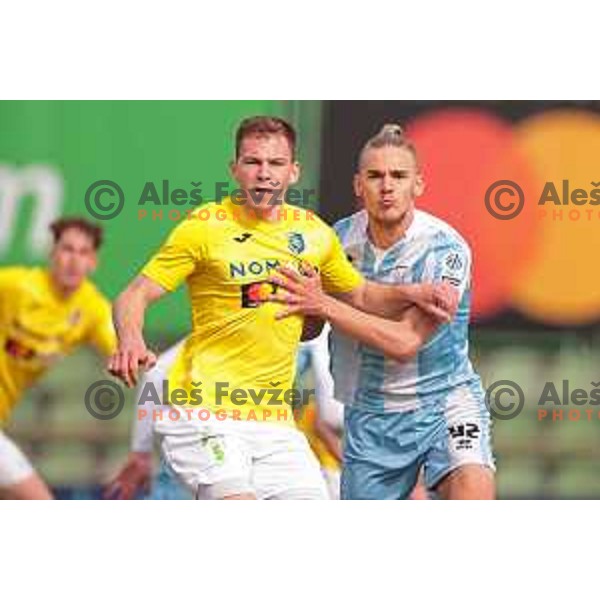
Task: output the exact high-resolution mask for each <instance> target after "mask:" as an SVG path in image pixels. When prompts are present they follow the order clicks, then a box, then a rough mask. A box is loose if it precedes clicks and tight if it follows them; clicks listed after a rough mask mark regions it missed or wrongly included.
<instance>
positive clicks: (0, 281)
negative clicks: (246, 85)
mask: <svg viewBox="0 0 600 600" xmlns="http://www.w3.org/2000/svg"><path fill="white" fill-rule="evenodd" d="M26 273H27V269H24V268H23V267H2V268H0V294H7V293H9V292H14V291H15V290H17V289H19V287H20V285H21V282H22V281H23V276H24V275H25V274H26Z"/></svg>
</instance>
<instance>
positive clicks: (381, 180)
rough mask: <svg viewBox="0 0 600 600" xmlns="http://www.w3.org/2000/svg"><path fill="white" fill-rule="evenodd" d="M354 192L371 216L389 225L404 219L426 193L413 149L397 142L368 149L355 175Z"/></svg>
mask: <svg viewBox="0 0 600 600" xmlns="http://www.w3.org/2000/svg"><path fill="white" fill-rule="evenodd" d="M354 192H355V194H356V195H357V196H358V197H359V198H360V199H361V200H362V202H363V204H364V207H365V209H366V211H367V212H368V213H369V217H370V218H372V219H374V220H376V221H378V222H380V223H382V224H386V225H394V224H396V223H401V222H402V221H403V219H404V218H405V216H406V214H407V213H409V212H410V211H412V210H413V209H414V205H415V198H417V197H418V196H420V195H421V194H422V193H423V179H422V177H421V174H420V172H419V169H418V166H417V163H416V160H415V157H414V155H413V153H412V152H411V151H410V150H408V149H407V148H396V147H394V146H384V147H383V148H372V149H370V150H367V152H366V153H365V155H364V156H363V160H362V164H361V165H360V169H359V172H358V173H357V174H356V175H355V176H354Z"/></svg>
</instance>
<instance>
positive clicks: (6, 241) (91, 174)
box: [0, 101, 321, 337]
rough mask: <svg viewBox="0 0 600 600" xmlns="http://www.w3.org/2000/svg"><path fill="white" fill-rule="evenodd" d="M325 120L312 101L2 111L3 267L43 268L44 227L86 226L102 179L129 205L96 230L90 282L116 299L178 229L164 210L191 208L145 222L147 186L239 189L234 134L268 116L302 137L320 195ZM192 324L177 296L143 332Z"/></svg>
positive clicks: (306, 183) (169, 331) (302, 154)
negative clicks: (78, 218) (101, 235)
mask: <svg viewBox="0 0 600 600" xmlns="http://www.w3.org/2000/svg"><path fill="white" fill-rule="evenodd" d="M320 113H321V107H320V103H319V102H316V101H315V102H299V101H285V102H284V101H181V102H179V101H174V102H159V101H109V102H107V101H64V102H63V101H60V102H55V101H47V102H46V101H43V102H40V101H31V102H0V132H1V135H0V219H1V220H2V221H3V224H2V225H0V227H4V229H3V230H2V229H0V264H4V265H5V264H17V263H18V264H37V263H41V262H43V260H44V256H45V250H44V249H43V248H42V247H41V245H40V244H41V241H40V231H42V230H45V229H46V227H45V224H46V222H47V221H48V220H49V219H50V218H51V217H52V216H53V215H54V216H56V213H59V214H78V215H84V216H88V217H89V213H88V212H87V210H86V207H85V204H84V198H85V194H86V190H87V189H88V187H89V186H90V185H91V184H92V183H94V182H95V181H98V180H110V181H114V182H116V183H118V185H119V186H120V187H121V188H122V190H123V193H124V196H125V205H124V208H123V210H122V212H121V213H120V214H119V215H118V216H117V217H115V218H114V219H111V220H105V221H99V222H101V223H102V224H103V225H104V226H105V229H106V244H105V247H104V248H103V250H102V253H101V263H100V266H99V268H98V271H97V273H96V274H95V276H94V280H95V281H96V282H97V283H98V285H99V286H100V287H101V289H102V290H103V291H104V292H105V293H106V294H107V295H108V296H109V297H110V298H114V296H115V295H116V294H118V292H119V291H120V290H121V289H123V287H124V286H125V285H126V283H127V282H128V281H129V279H130V278H131V277H132V276H134V275H135V273H136V271H137V270H138V269H139V268H140V267H141V266H142V265H143V264H144V262H145V260H146V259H147V257H148V256H149V255H150V253H151V252H152V251H153V250H154V249H155V248H156V247H157V245H158V244H159V243H160V241H161V240H162V239H164V237H165V235H166V234H167V232H168V231H169V230H170V229H172V228H173V227H174V226H175V222H173V221H170V220H169V219H168V216H167V211H168V210H169V209H173V208H180V210H182V211H185V210H186V209H187V208H193V207H191V206H183V207H176V206H170V207H168V206H165V207H157V208H163V209H164V210H163V220H162V221H158V220H157V221H152V220H151V219H150V218H149V217H147V218H146V219H144V220H139V217H138V210H139V208H140V206H139V204H138V201H139V198H140V196H141V193H142V190H143V189H144V185H145V183H146V182H148V181H152V182H154V183H155V185H156V188H157V189H158V190H159V191H160V190H161V186H162V180H165V179H166V180H168V181H169V186H170V189H171V190H172V189H175V188H181V189H184V190H187V191H188V193H189V191H190V190H191V189H193V187H192V185H191V182H192V181H193V182H197V181H202V185H201V186H200V189H201V190H202V196H203V198H204V199H205V200H209V199H210V196H211V195H212V194H211V191H212V190H214V189H215V183H216V182H217V181H229V182H230V189H234V188H235V185H234V184H233V182H231V180H230V177H229V174H228V163H229V161H230V160H231V157H232V154H233V148H234V144H233V138H234V133H235V129H236V126H237V124H238V123H239V122H240V120H241V119H243V118H245V117H248V116H251V115H257V114H268V115H277V116H282V117H284V118H287V119H289V120H290V121H291V122H292V123H293V124H294V125H295V126H296V127H297V128H298V131H299V142H300V143H299V158H300V160H301V162H302V164H303V167H304V169H303V177H302V180H301V181H300V183H299V187H303V188H309V189H313V188H314V189H316V187H317V182H318V165H319V159H320V156H319V152H320V151H319V148H320ZM109 200H110V198H106V197H105V198H104V200H103V201H105V202H108V201H109ZM146 208H151V207H149V206H146ZM148 212H149V214H150V213H151V211H150V210H149V211H148ZM42 225H43V227H42ZM32 236H33V238H32ZM36 236H37V237H36ZM188 324H189V320H188V310H187V301H186V299H185V290H183V289H181V290H179V291H178V292H177V293H176V294H173V295H172V296H171V297H169V298H168V299H166V300H163V301H162V302H161V303H159V305H157V306H156V307H155V308H153V309H151V312H150V314H149V317H148V320H147V333H149V334H150V335H152V334H159V335H161V336H162V335H168V337H175V336H178V335H181V334H182V333H183V332H184V331H185V330H186V329H187V327H188Z"/></svg>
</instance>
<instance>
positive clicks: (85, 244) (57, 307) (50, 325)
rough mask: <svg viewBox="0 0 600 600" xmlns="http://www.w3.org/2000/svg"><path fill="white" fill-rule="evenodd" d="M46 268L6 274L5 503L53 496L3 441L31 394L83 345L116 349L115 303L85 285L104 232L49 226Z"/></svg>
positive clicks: (0, 291)
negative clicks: (27, 393) (112, 306)
mask: <svg viewBox="0 0 600 600" xmlns="http://www.w3.org/2000/svg"><path fill="white" fill-rule="evenodd" d="M51 231H52V234H53V237H54V245H53V248H52V252H51V256H50V265H49V267H48V268H42V267H3V268H0V498H8V499H48V498H51V494H50V491H49V490H48V487H47V486H46V484H45V483H44V482H43V481H42V479H41V478H40V477H39V475H37V474H36V473H35V471H34V470H33V468H32V466H31V465H30V463H29V461H28V460H27V459H26V458H25V456H24V454H23V453H22V452H21V451H20V450H19V449H18V448H17V446H16V445H15V444H14V442H12V441H11V440H10V439H9V438H8V437H7V435H6V434H5V433H3V431H2V426H3V425H5V424H6V422H7V420H8V417H9V416H10V413H11V411H12V410H13V408H14V407H15V405H16V404H17V402H18V401H19V399H20V398H21V396H22V395H23V392H24V391H25V389H26V388H27V387H29V386H31V385H32V384H33V383H35V381H36V380H37V379H38V378H39V377H41V376H42V375H43V374H44V373H45V372H46V371H47V369H48V368H49V367H51V366H52V365H53V364H55V363H56V361H57V360H59V359H60V358H62V357H63V356H64V355H66V354H68V353H70V352H71V351H73V350H74V349H75V348H76V347H77V346H78V345H80V344H84V343H89V344H92V345H93V346H95V347H96V348H97V349H98V350H99V351H100V352H101V353H102V354H104V355H106V356H108V355H110V354H111V353H112V352H114V349H115V342H116V338H115V333H114V328H113V326H112V322H111V313H110V303H109V302H108V300H106V298H105V297H104V296H103V295H102V294H101V293H100V292H99V291H98V290H97V289H96V287H95V286H94V285H93V284H92V283H91V282H90V281H89V280H88V279H87V277H88V276H89V275H90V274H91V273H92V271H93V270H94V268H95V267H96V262H97V251H98V249H99V247H100V245H101V243H102V230H101V229H100V228H99V227H98V226H96V225H94V224H92V223H90V222H88V221H86V220H84V219H80V218H63V219H60V220H58V221H56V222H55V223H53V224H52V225H51Z"/></svg>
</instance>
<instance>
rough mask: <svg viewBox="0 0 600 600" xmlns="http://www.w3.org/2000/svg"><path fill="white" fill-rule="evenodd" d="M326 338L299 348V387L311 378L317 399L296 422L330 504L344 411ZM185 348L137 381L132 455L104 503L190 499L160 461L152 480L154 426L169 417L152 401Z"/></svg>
mask: <svg viewBox="0 0 600 600" xmlns="http://www.w3.org/2000/svg"><path fill="white" fill-rule="evenodd" d="M328 336H329V326H328V325H325V327H324V328H323V331H322V333H321V335H319V336H318V337H317V338H315V339H314V340H311V341H308V342H303V343H301V344H300V348H299V351H298V356H297V361H296V381H297V382H298V385H297V387H298V388H299V389H300V388H302V387H306V386H307V385H308V379H309V377H312V381H313V383H314V389H315V394H314V398H312V397H311V401H310V403H309V404H308V405H306V406H303V405H302V404H301V403H299V407H298V413H297V415H296V413H295V416H297V423H298V427H299V429H300V430H301V431H302V432H303V433H304V434H305V435H306V436H307V438H308V441H309V443H310V446H311V448H312V450H313V451H314V453H315V455H316V457H317V459H318V460H319V463H320V465H321V470H322V473H323V476H324V477H325V481H326V483H327V488H328V490H329V494H330V497H331V499H339V483H340V463H341V442H340V434H341V428H342V425H343V408H342V405H341V404H340V403H339V402H337V401H336V400H335V399H334V398H333V378H332V377H331V373H330V371H329V368H330V364H329V363H330V359H329V348H328ZM183 344H184V342H183V341H181V342H179V343H177V344H176V345H175V346H173V347H171V348H169V349H168V350H167V351H166V352H164V353H163V354H161V355H160V356H159V358H158V361H157V363H156V366H155V367H154V368H153V369H150V371H148V372H146V373H144V375H143V376H142V378H141V379H140V384H139V386H138V391H137V396H136V403H135V418H134V421H133V428H132V435H131V452H130V453H129V456H128V458H127V461H126V463H125V465H124V466H123V467H122V468H121V469H120V470H119V473H118V474H117V476H116V477H115V478H114V480H113V481H112V482H111V483H110V484H109V485H108V486H107V487H106V491H105V497H107V498H114V499H118V500H129V499H132V498H135V497H136V496H137V495H138V494H140V493H144V494H145V495H146V498H147V499H148V500H190V499H192V495H191V494H190V492H189V491H188V490H187V489H186V488H184V487H183V485H182V484H181V483H180V482H179V481H178V479H177V477H176V476H175V474H174V473H173V472H172V471H171V469H170V468H169V466H168V465H167V464H166V463H165V461H164V460H161V461H160V467H159V471H158V473H157V475H156V476H154V468H153V450H154V425H155V423H156V422H157V421H160V420H162V419H163V418H168V416H160V414H159V413H160V412H161V411H163V410H164V411H167V412H168V410H169V408H170V407H169V405H162V404H161V405H157V403H156V399H157V398H159V399H160V402H162V400H163V394H162V391H163V382H164V381H165V380H166V379H167V378H168V374H169V371H170V369H171V367H172V366H173V364H174V362H175V359H176V357H177V353H178V352H179V351H180V350H181V349H182V347H183ZM148 386H151V388H152V389H153V390H156V393H152V394H151V393H148Z"/></svg>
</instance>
